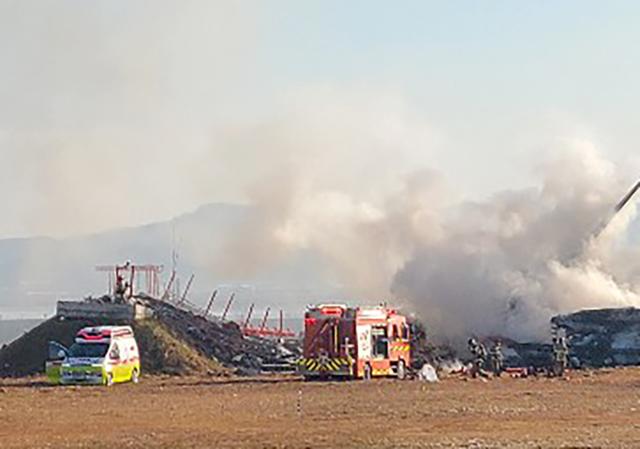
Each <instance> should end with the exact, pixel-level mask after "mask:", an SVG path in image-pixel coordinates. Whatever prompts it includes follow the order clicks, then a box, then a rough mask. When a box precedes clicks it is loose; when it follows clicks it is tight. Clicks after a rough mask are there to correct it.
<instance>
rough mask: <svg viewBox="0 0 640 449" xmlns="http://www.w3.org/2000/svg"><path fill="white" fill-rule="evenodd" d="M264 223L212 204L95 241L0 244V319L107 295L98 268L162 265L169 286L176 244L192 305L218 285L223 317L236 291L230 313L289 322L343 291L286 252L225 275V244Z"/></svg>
mask: <svg viewBox="0 0 640 449" xmlns="http://www.w3.org/2000/svg"><path fill="white" fill-rule="evenodd" d="M260 219H261V218H260V216H259V214H258V212H257V211H256V210H255V209H254V208H252V207H251V206H244V205H233V204H209V205H205V206H202V207H200V208H199V209H197V210H196V211H194V212H192V213H188V214H184V215H181V216H178V217H176V218H175V219H173V220H170V221H164V222H158V223H152V224H148V225H145V226H139V227H131V228H125V229H117V230H113V231H109V232H104V233H99V234H94V235H84V236H78V237H73V238H67V239H52V238H43V237H38V238H23V239H5V240H0V315H3V316H5V317H12V316H16V315H19V316H25V315H26V316H33V317H40V316H43V315H45V314H46V315H52V314H53V313H54V310H55V302H56V300H58V299H61V298H81V297H83V296H86V295H88V294H93V295H101V294H103V293H105V292H106V290H107V286H108V283H107V277H106V274H105V273H99V272H96V271H95V269H94V267H95V265H98V264H114V263H123V262H124V261H126V260H132V261H134V262H135V263H160V264H164V266H165V267H166V269H165V272H164V273H163V276H164V281H165V282H166V280H167V278H168V272H169V267H170V264H171V252H172V248H173V243H174V241H175V247H176V249H177V251H178V269H179V273H181V285H182V287H184V285H185V283H186V279H187V278H188V276H189V275H190V274H191V273H194V274H195V282H194V284H193V287H192V290H191V293H190V294H189V299H190V300H191V301H192V302H195V303H196V304H198V305H203V304H205V303H206V301H207V299H208V297H209V295H210V293H211V291H212V289H213V288H215V287H221V294H220V295H219V297H218V299H217V301H216V303H215V305H214V310H218V311H219V310H220V309H221V308H222V305H223V303H224V301H226V299H227V297H228V296H229V294H230V293H231V292H232V291H235V292H236V302H235V305H234V307H233V308H232V311H231V314H232V315H235V316H237V317H241V316H243V315H244V313H245V310H246V309H247V308H248V305H249V303H251V302H256V310H255V315H254V316H255V319H259V317H260V316H261V314H262V311H263V310H264V309H265V308H266V307H268V306H271V307H272V311H273V312H274V313H275V308H277V307H283V308H284V309H285V310H287V311H288V316H289V317H291V316H292V315H293V314H295V316H300V315H301V314H302V308H303V307H304V305H305V304H307V303H308V302H310V301H312V300H316V299H317V300H322V299H325V298H326V297H327V296H333V297H335V295H337V294H338V293H337V292H336V291H334V290H335V289H332V287H331V286H330V285H329V283H328V282H326V279H325V278H324V277H325V276H324V273H325V272H326V270H325V269H324V268H323V263H322V261H321V260H320V258H319V257H318V256H317V255H315V254H313V253H311V252H304V251H300V252H298V253H295V254H288V255H287V256H286V257H285V258H284V259H282V260H279V261H278V263H276V264H270V265H269V268H268V269H267V270H264V269H263V270H262V271H257V272H255V273H252V275H251V276H249V277H245V278H236V279H234V278H229V277H228V276H225V275H224V272H225V270H224V269H223V268H225V267H224V264H225V258H226V256H225V251H227V252H228V251H229V248H228V246H227V242H228V241H229V240H230V239H232V238H234V239H238V237H239V236H238V233H239V232H250V229H252V226H251V225H252V224H253V223H255V222H259V220H260ZM246 230H249V231H246ZM241 237H242V236H241ZM246 237H247V238H251V237H252V236H251V235H247V236H246ZM235 257H236V259H237V258H238V255H237V254H236V255H235ZM242 257H247V258H248V259H247V260H248V261H250V260H251V258H252V257H254V255H253V254H252V248H251V247H248V248H246V254H243V255H242ZM272 316H273V315H272Z"/></svg>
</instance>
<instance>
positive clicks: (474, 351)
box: [468, 338, 487, 379]
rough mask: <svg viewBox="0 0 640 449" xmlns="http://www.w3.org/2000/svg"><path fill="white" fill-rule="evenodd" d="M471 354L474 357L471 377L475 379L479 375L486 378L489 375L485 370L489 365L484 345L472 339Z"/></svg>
mask: <svg viewBox="0 0 640 449" xmlns="http://www.w3.org/2000/svg"><path fill="white" fill-rule="evenodd" d="M468 344H469V352H470V353H471V355H472V356H473V364H472V366H471V377H473V378H474V379H475V378H476V377H478V375H480V376H483V377H486V376H487V374H486V372H485V370H484V368H485V366H486V364H487V349H486V348H485V347H484V345H483V344H482V343H480V342H479V341H478V340H476V339H475V338H470V339H469V341H468Z"/></svg>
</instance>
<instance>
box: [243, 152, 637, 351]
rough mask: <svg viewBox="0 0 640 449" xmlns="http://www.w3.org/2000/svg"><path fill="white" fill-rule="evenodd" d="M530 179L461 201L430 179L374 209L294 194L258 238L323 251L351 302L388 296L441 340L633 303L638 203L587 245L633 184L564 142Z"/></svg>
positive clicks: (320, 194) (343, 198) (541, 332)
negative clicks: (526, 184) (632, 240)
mask: <svg viewBox="0 0 640 449" xmlns="http://www.w3.org/2000/svg"><path fill="white" fill-rule="evenodd" d="M539 173H540V176H541V181H540V185H539V186H536V187H533V188H530V189H523V190H516V191H505V192H500V193H497V194H495V195H493V196H492V197H491V198H489V199H487V200H485V201H480V202H467V201H458V200H457V199H456V197H455V196H454V195H452V194H451V193H450V192H449V191H448V189H447V187H446V182H445V179H444V177H443V176H442V175H441V174H439V173H437V172H433V171H421V172H416V173H414V174H412V175H410V176H408V177H407V178H406V180H405V184H404V187H403V188H402V189H400V190H398V191H396V192H395V193H392V194H388V195H385V196H380V197H379V198H383V199H382V200H380V201H363V200H359V199H358V198H357V197H355V196H353V195H349V194H348V193H346V192H344V191H339V190H323V189H316V190H313V189H303V188H301V189H299V190H296V188H295V186H293V187H292V188H291V189H289V190H287V192H297V193H294V194H291V195H290V197H288V199H287V202H286V203H287V208H286V211H284V210H280V212H283V213H282V214H280V215H278V216H277V219H276V220H275V221H274V220H272V221H270V225H272V226H269V227H267V228H265V230H264V231H265V233H264V234H262V235H263V236H265V238H269V239H271V241H272V243H273V245H274V247H278V248H280V250H279V253H281V251H282V249H283V248H286V249H292V248H296V249H300V248H304V249H311V250H314V251H316V252H318V253H320V254H321V255H322V257H323V258H324V260H325V261H326V263H327V265H328V266H329V267H330V270H331V272H332V274H333V275H334V276H335V278H336V279H337V280H338V281H339V282H341V283H342V284H343V285H344V286H345V287H347V288H349V289H350V291H351V292H352V293H353V294H354V295H358V296H360V297H362V298H368V299H369V300H377V299H379V298H383V297H385V296H387V295H390V296H391V297H392V298H393V300H394V301H396V302H401V303H402V302H404V303H405V305H407V306H408V307H409V308H410V309H412V310H413V311H415V312H416V313H417V314H418V315H419V316H420V317H421V318H422V319H424V320H425V321H426V322H427V323H428V325H430V327H431V331H432V333H435V334H439V335H441V336H446V337H460V336H463V335H468V334H480V335H503V336H508V337H512V338H517V339H525V340H530V339H533V340H536V339H543V338H544V337H545V336H546V335H548V332H549V318H550V317H551V316H552V315H554V314H556V313H562V312H570V311H575V310H578V309H582V308H589V307H605V306H631V305H640V295H639V294H638V293H637V292H638V291H640V258H638V257H634V256H636V255H639V254H640V252H639V251H638V249H637V248H633V247H630V246H629V245H628V244H627V243H626V242H625V239H624V237H625V234H626V230H627V227H628V225H629V223H630V222H631V221H632V219H633V217H635V214H636V209H635V206H634V205H633V204H630V205H629V206H628V207H627V208H626V209H625V210H624V211H623V212H622V213H620V214H619V215H618V216H616V217H615V218H614V220H613V221H612V222H611V223H609V225H608V226H607V227H606V229H605V230H604V231H603V232H602V233H601V234H600V235H599V236H598V237H597V238H596V237H594V232H595V231H596V230H597V229H598V228H599V226H600V225H601V223H602V221H603V220H605V219H606V218H607V217H608V215H609V214H610V212H611V209H612V208H613V206H614V205H615V204H616V202H617V200H618V199H619V198H620V197H621V196H622V195H623V194H624V193H626V191H627V189H628V188H629V186H630V182H631V181H632V180H631V179H629V178H625V177H623V176H620V175H619V170H617V168H616V167H615V166H614V165H613V164H612V163H611V162H609V161H607V160H605V159H604V158H602V157H601V156H600V155H599V154H598V152H597V151H596V150H595V148H594V147H593V146H591V145H590V144H588V143H584V142H571V141H569V142H566V143H565V145H564V149H563V150H562V151H560V152H559V153H557V154H556V155H555V156H553V157H551V158H550V159H549V160H548V161H547V162H546V163H545V164H543V165H542V166H541V168H540V170H539ZM488 176H489V174H488ZM279 204H282V201H280V202H279ZM261 206H262V208H266V209H269V205H268V202H267V203H262V204H261ZM272 218H273V217H272ZM263 224H264V223H263ZM261 232H262V231H260V230H256V229H254V230H253V231H252V232H250V234H252V235H256V233H258V234H260V233H261Z"/></svg>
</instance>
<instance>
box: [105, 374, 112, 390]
mask: <svg viewBox="0 0 640 449" xmlns="http://www.w3.org/2000/svg"><path fill="white" fill-rule="evenodd" d="M104 384H105V385H106V386H107V387H110V386H112V385H113V374H112V373H107V378H106V379H105V381H104Z"/></svg>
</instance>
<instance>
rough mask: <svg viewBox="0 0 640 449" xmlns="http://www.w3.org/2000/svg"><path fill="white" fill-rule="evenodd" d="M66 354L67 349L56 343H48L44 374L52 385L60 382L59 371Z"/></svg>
mask: <svg viewBox="0 0 640 449" xmlns="http://www.w3.org/2000/svg"><path fill="white" fill-rule="evenodd" d="M68 354H69V352H68V349H67V348H66V347H64V346H63V345H61V344H60V343H58V342H57V341H50V342H49V343H48V351H47V361H46V362H45V372H46V374H47V377H48V378H49V381H51V382H53V383H59V382H60V370H61V369H62V363H63V362H64V360H65V359H66V358H67V356H68Z"/></svg>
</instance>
